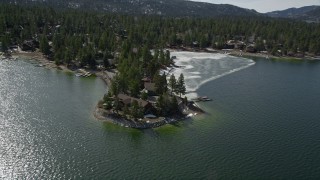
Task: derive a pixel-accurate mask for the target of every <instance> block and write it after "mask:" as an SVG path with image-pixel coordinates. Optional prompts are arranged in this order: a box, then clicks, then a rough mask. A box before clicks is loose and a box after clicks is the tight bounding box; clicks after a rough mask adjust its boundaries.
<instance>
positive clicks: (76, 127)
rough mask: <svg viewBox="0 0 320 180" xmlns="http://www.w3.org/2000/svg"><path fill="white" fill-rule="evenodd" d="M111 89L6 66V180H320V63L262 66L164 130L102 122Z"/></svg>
mask: <svg viewBox="0 0 320 180" xmlns="http://www.w3.org/2000/svg"><path fill="white" fill-rule="evenodd" d="M212 68H214V67H212ZM106 88H107V87H106V85H105V84H104V83H103V82H102V80H100V79H98V78H79V77H75V76H74V75H68V74H66V73H62V72H59V71H56V70H47V69H44V68H39V67H35V66H34V65H33V64H31V63H30V62H26V61H22V60H19V61H10V62H6V61H0V179H318V178H320V63H318V62H300V61H296V62H286V61H269V60H259V59H257V60H256V63H255V64H254V65H252V66H250V67H248V68H246V69H243V70H241V71H238V72H235V73H232V74H229V75H227V76H224V77H221V78H219V79H216V80H213V81H210V82H208V83H206V84H204V85H202V86H201V87H200V89H198V91H197V92H198V94H199V95H206V96H208V97H210V98H212V99H213V101H211V102H207V103H201V104H200V106H201V107H202V108H203V109H205V111H206V112H207V114H206V115H201V116H197V117H196V118H194V119H191V120H187V121H184V122H180V123H179V124H177V125H167V126H164V127H161V128H158V129H154V130H143V131H140V130H135V129H128V128H123V127H118V126H116V125H112V124H109V123H102V122H100V121H97V120H96V119H95V118H94V117H93V115H92V112H93V110H94V107H95V105H96V103H97V101H98V100H99V99H100V98H101V97H102V96H103V94H104V92H105V91H106Z"/></svg>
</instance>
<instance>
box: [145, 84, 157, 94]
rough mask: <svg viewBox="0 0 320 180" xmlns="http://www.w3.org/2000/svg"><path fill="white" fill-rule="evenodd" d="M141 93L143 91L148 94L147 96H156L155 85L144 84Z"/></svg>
mask: <svg viewBox="0 0 320 180" xmlns="http://www.w3.org/2000/svg"><path fill="white" fill-rule="evenodd" d="M143 91H145V92H146V93H147V94H148V96H154V95H156V84H155V83H150V82H145V83H144V89H143Z"/></svg>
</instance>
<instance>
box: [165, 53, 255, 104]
mask: <svg viewBox="0 0 320 180" xmlns="http://www.w3.org/2000/svg"><path fill="white" fill-rule="evenodd" d="M170 54H171V56H176V57H177V58H176V59H175V64H176V65H177V66H179V67H180V68H174V69H171V70H167V71H165V72H166V74H169V75H170V74H171V73H173V74H174V75H175V76H176V78H178V77H179V75H180V74H181V73H183V75H184V77H185V83H186V89H187V97H188V98H194V97H196V96H197V93H196V90H197V89H199V87H200V86H202V85H203V84H205V83H207V82H209V81H212V80H215V79H218V78H220V77H223V76H226V75H228V74H231V73H234V72H237V71H240V70H242V69H245V68H248V67H250V66H252V65H254V64H255V62H254V61H253V60H251V59H247V58H239V57H233V56H229V55H227V54H218V53H198V52H176V51H175V52H171V53H170ZM168 77H170V76H168Z"/></svg>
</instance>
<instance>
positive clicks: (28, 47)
mask: <svg viewBox="0 0 320 180" xmlns="http://www.w3.org/2000/svg"><path fill="white" fill-rule="evenodd" d="M20 48H21V50H22V51H35V44H34V41H33V40H25V41H23V43H22V44H21V45H20Z"/></svg>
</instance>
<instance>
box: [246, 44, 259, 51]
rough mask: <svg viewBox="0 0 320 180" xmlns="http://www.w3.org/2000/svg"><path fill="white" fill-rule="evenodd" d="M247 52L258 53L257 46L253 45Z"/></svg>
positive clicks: (248, 47) (247, 48)
mask: <svg viewBox="0 0 320 180" xmlns="http://www.w3.org/2000/svg"><path fill="white" fill-rule="evenodd" d="M246 52H249V53H255V52H257V50H256V48H255V46H254V45H252V44H251V45H249V46H247V47H246Z"/></svg>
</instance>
